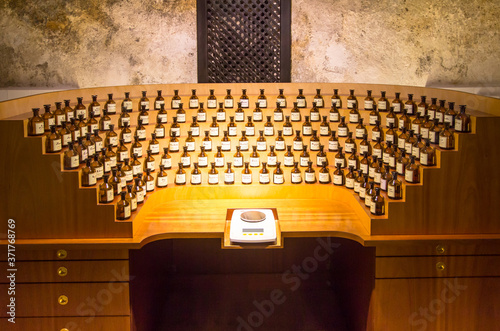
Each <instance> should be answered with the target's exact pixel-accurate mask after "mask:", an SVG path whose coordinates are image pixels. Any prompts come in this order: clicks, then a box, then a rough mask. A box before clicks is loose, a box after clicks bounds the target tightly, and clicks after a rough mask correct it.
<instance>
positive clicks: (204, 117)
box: [197, 112, 207, 122]
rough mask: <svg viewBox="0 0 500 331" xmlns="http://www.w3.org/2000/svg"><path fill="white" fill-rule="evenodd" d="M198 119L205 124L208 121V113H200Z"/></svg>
mask: <svg viewBox="0 0 500 331" xmlns="http://www.w3.org/2000/svg"><path fill="white" fill-rule="evenodd" d="M197 119H198V121H199V122H205V121H206V120H207V113H205V112H198V114H197Z"/></svg>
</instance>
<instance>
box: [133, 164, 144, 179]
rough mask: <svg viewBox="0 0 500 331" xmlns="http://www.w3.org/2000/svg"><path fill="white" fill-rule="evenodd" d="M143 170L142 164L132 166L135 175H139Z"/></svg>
mask: <svg viewBox="0 0 500 331" xmlns="http://www.w3.org/2000/svg"><path fill="white" fill-rule="evenodd" d="M141 172H142V169H141V165H140V164H137V165H134V166H132V175H133V176H135V175H138V174H140V173H141Z"/></svg>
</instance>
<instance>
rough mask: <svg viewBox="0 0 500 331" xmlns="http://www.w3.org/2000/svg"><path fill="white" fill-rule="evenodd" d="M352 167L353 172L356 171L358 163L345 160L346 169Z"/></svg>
mask: <svg viewBox="0 0 500 331" xmlns="http://www.w3.org/2000/svg"><path fill="white" fill-rule="evenodd" d="M350 166H352V167H353V168H354V170H356V169H357V168H358V162H357V161H356V160H351V159H349V160H347V167H350Z"/></svg>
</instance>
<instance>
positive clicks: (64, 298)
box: [57, 295, 68, 306]
mask: <svg viewBox="0 0 500 331" xmlns="http://www.w3.org/2000/svg"><path fill="white" fill-rule="evenodd" d="M57 302H59V304H60V305H61V306H64V305H67V304H68V297H67V296H65V295H61V296H60V297H59V299H57Z"/></svg>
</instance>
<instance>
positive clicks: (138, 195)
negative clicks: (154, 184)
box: [135, 188, 144, 203]
mask: <svg viewBox="0 0 500 331" xmlns="http://www.w3.org/2000/svg"><path fill="white" fill-rule="evenodd" d="M135 197H136V200H137V201H136V202H137V203H142V202H144V191H143V190H142V188H139V190H136V191H135Z"/></svg>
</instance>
